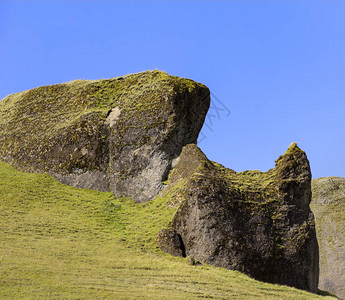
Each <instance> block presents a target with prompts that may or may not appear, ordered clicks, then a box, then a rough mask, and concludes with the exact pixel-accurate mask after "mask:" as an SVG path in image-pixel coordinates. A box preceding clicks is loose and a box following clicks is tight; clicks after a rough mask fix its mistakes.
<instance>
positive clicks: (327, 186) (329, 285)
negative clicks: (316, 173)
mask: <svg viewBox="0 0 345 300" xmlns="http://www.w3.org/2000/svg"><path fill="white" fill-rule="evenodd" d="M312 192H313V196H312V202H311V209H312V211H313V213H314V214H315V218H316V233H317V238H318V242H319V247H320V283H319V288H320V289H321V290H325V291H328V292H332V293H334V294H335V295H337V296H338V297H340V298H341V299H345V178H340V177H324V178H318V179H314V180H313V181H312Z"/></svg>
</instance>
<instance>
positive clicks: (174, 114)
mask: <svg viewBox="0 0 345 300" xmlns="http://www.w3.org/2000/svg"><path fill="white" fill-rule="evenodd" d="M209 105H210V92H209V90H208V88H207V87H205V86H204V85H202V84H199V83H196V82H194V81H192V80H188V79H182V78H178V77H174V76H169V75H168V74H166V73H163V72H159V71H148V72H143V73H138V74H132V75H128V76H125V77H119V78H114V79H110V80H98V81H81V80H79V81H73V82H70V83H66V84H58V85H52V86H46V87H41V88H36V89H33V90H30V91H26V92H22V93H18V94H14V95H10V96H8V97H6V98H5V99H3V100H2V101H1V102H0V158H1V159H2V160H5V161H6V162H8V163H10V164H12V165H13V166H15V167H16V168H17V169H20V170H23V171H28V172H48V173H50V174H51V175H53V176H54V177H55V178H56V179H58V180H59V181H61V182H63V183H66V184H69V185H74V186H77V187H81V188H90V189H96V190H100V191H110V190H111V191H112V192H113V193H114V195H115V196H116V197H123V196H125V197H132V199H133V200H135V201H137V202H145V201H148V200H151V199H153V198H154V197H155V196H156V195H157V194H158V193H160V195H161V196H163V197H165V196H167V197H168V198H167V199H171V201H170V202H169V204H168V205H170V206H174V207H175V208H176V209H177V212H176V214H175V216H174V218H173V220H172V221H171V224H170V227H169V228H165V229H162V230H161V231H160V233H159V235H158V238H157V241H158V244H159V245H160V247H161V249H162V250H163V251H166V252H167V253H170V254H172V255H177V256H189V257H192V258H191V259H197V260H199V261H201V262H205V263H209V264H212V265H215V266H220V267H225V268H228V269H232V270H238V271H241V272H243V273H246V274H248V275H249V276H251V277H253V278H256V279H258V280H262V281H267V282H272V283H279V284H285V285H290V286H294V287H297V288H300V289H305V290H308V291H311V292H316V291H317V284H318V272H319V270H318V245H317V241H316V235H315V224H314V218H313V214H312V212H311V211H310V209H309V203H310V197H311V190H310V180H311V174H310V168H309V162H308V159H307V157H306V155H305V153H304V152H303V151H302V150H300V149H299V148H298V147H297V145H296V144H292V145H291V146H290V147H289V149H288V151H287V152H286V153H285V154H284V155H282V156H281V157H279V158H278V160H277V161H276V167H275V168H274V169H272V170H270V171H268V172H265V173H262V172H260V171H245V172H241V173H236V172H234V171H232V170H230V169H226V168H224V167H223V166H221V165H219V164H217V163H214V162H211V161H209V160H208V159H207V157H206V156H205V155H204V154H203V153H202V152H201V151H200V149H199V148H198V147H197V146H195V145H194V143H196V141H197V137H198V134H199V131H200V130H201V127H202V125H203V122H204V119H205V116H206V113H207V110H208V108H209ZM182 149H183V150H182ZM181 151H182V153H181ZM171 170H172V171H171ZM169 172H170V173H169ZM168 175H169V176H168ZM167 179H168V180H167ZM163 185H165V186H163ZM167 199H165V200H166V201H168V200H167Z"/></svg>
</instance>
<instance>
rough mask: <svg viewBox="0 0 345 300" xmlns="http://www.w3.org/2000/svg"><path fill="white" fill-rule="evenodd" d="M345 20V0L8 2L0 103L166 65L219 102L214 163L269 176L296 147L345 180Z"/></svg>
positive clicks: (207, 135) (211, 144) (317, 172)
mask: <svg viewBox="0 0 345 300" xmlns="http://www.w3.org/2000/svg"><path fill="white" fill-rule="evenodd" d="M344 15H345V3H344V1H340V0H339V1H326V0H325V1H317V0H313V1H301V0H298V1H297V0H296V1H284V0H281V1H273V0H272V1H259V0H253V1H245V0H239V1H196V0H194V1H4V0H2V1H0V45H1V46H0V99H1V98H4V97H5V96H7V95H9V94H12V93H15V92H20V91H23V90H26V89H30V88H34V87H37V86H41V85H47V84H54V83H60V82H66V81H70V80H74V79H99V78H111V77H116V76H121V75H125V74H128V73H134V72H139V71H144V70H152V69H159V70H162V71H166V72H167V73H169V74H172V75H177V76H181V77H187V78H191V79H194V80H196V81H199V82H202V83H204V84H205V85H207V86H208V87H209V88H210V90H211V92H212V94H213V95H214V97H213V108H211V109H210V112H209V116H208V119H207V120H206V125H205V126H204V128H203V130H202V134H201V136H200V142H199V146H200V147H201V149H202V150H203V151H204V152H205V153H206V155H207V156H208V157H209V158H210V159H212V160H215V161H217V162H219V163H222V164H223V165H225V166H226V167H229V168H232V169H234V170H236V171H242V170H246V169H259V170H261V171H266V170H268V169H270V168H272V167H274V160H275V159H277V158H278V156H279V155H281V154H283V153H284V152H285V150H286V149H287V148H288V146H289V144H290V143H292V142H297V143H298V144H299V146H300V147H301V148H302V149H303V150H305V151H306V153H307V155H308V158H309V160H310V163H311V168H312V173H313V178H317V177H323V176H342V177H345V101H344V100H345V56H344V53H345V18H344ZM221 108H223V110H220V109H221ZM229 111H230V112H231V113H230V114H229V113H228V112H229Z"/></svg>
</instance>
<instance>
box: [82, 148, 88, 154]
mask: <svg viewBox="0 0 345 300" xmlns="http://www.w3.org/2000/svg"><path fill="white" fill-rule="evenodd" d="M88 153H89V152H88V151H87V149H86V148H82V149H81V154H82V155H86V154H88Z"/></svg>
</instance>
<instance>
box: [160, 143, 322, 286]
mask: <svg viewBox="0 0 345 300" xmlns="http://www.w3.org/2000/svg"><path fill="white" fill-rule="evenodd" d="M164 192H165V193H170V194H172V195H173V196H172V198H173V199H174V201H172V202H171V203H170V204H169V205H176V206H179V208H178V210H177V212H176V214H175V216H174V218H173V220H172V221H171V224H170V227H169V228H170V229H169V232H174V233H175V236H176V235H178V236H180V237H181V239H182V243H183V249H184V252H185V254H186V255H187V256H191V257H193V258H195V259H197V260H199V261H201V262H204V263H209V264H211V265H214V266H219V267H225V268H228V269H231V270H238V271H240V272H243V273H245V274H247V275H249V276H251V277H253V278H255V279H258V280H261V281H266V282H271V283H278V284H284V285H289V286H294V287H296V288H299V289H304V290H308V291H311V292H317V287H318V276H319V265H318V264H319V260H318V258H319V257H318V244H317V240H316V233H315V223H314V216H313V213H312V212H311V210H310V208H309V203H310V200H311V173H310V168H309V162H308V159H307V156H306V154H305V153H304V152H303V151H302V150H301V149H299V148H298V146H297V145H296V144H292V145H291V146H290V147H289V149H288V150H287V152H286V153H285V154H284V155H282V156H280V157H279V158H278V159H277V161H276V167H275V168H274V169H272V170H270V171H268V172H265V173H263V172H260V171H245V172H241V173H236V172H235V171H232V170H230V169H226V168H224V167H223V166H221V165H219V164H217V163H214V162H211V161H209V160H208V159H207V157H206V156H205V155H204V154H203V153H202V152H201V150H200V149H199V148H198V147H197V146H195V145H188V146H186V147H184V148H183V151H182V154H181V156H180V159H179V162H178V164H177V166H176V168H175V169H174V170H173V171H172V172H171V173H170V175H169V181H168V186H167V187H166V189H165V191H164ZM163 230H165V231H166V230H167V229H163ZM166 237H167V236H166ZM157 241H158V244H159V245H160V246H161V248H162V249H163V250H165V248H166V244H167V239H166V238H165V239H161V238H160V236H158V239H157ZM168 244H170V245H172V244H173V243H172V242H171V241H170V242H168ZM174 245H175V246H176V245H177V243H174ZM170 249H171V248H170ZM173 251H174V252H176V251H177V250H176V249H174V250H173ZM181 251H182V249H181ZM170 253H171V252H170ZM180 253H181V252H180ZM171 254H173V253H171Z"/></svg>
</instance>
